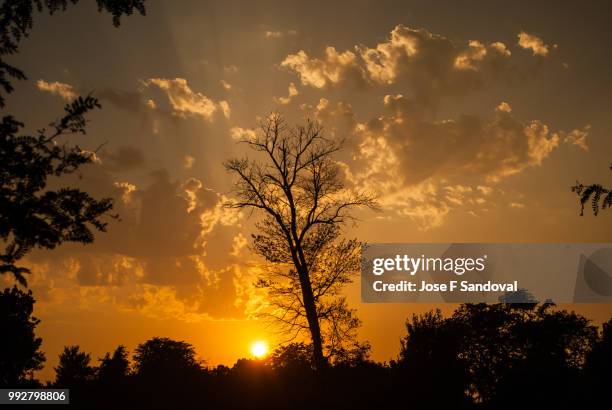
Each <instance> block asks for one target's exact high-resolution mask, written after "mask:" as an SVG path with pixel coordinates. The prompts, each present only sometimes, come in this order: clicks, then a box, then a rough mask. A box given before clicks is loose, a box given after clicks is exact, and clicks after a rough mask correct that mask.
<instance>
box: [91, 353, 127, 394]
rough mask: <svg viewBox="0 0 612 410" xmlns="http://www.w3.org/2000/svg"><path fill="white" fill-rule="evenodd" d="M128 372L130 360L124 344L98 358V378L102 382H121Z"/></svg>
mask: <svg viewBox="0 0 612 410" xmlns="http://www.w3.org/2000/svg"><path fill="white" fill-rule="evenodd" d="M129 373H130V362H129V360H128V352H127V350H126V348H125V346H123V345H120V346H118V347H117V348H116V349H115V351H114V352H113V354H112V356H111V354H110V353H106V355H105V356H104V357H103V358H102V359H100V365H99V366H98V371H97V374H98V380H99V381H100V383H102V384H111V385H112V384H121V383H123V382H125V380H126V378H127V377H128V375H129Z"/></svg>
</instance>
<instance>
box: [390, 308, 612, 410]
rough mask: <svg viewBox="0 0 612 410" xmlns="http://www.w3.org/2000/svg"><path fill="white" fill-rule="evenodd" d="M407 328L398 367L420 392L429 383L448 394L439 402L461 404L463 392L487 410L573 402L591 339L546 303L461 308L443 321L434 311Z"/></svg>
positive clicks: (572, 317) (585, 324)
mask: <svg viewBox="0 0 612 410" xmlns="http://www.w3.org/2000/svg"><path fill="white" fill-rule="evenodd" d="M407 330H408V335H407V336H406V338H405V339H403V340H402V351H401V353H400V358H399V361H398V366H399V367H400V369H403V370H404V372H403V374H404V375H408V376H407V377H408V378H409V380H413V381H414V379H415V378H416V383H418V382H419V380H422V381H423V383H422V384H418V386H419V388H420V389H422V390H423V391H424V392H426V394H427V392H428V391H429V390H427V389H428V388H427V384H428V380H430V381H431V383H432V384H431V386H433V387H430V388H429V389H433V390H434V392H435V391H440V390H443V391H446V392H448V393H449V395H448V396H446V397H444V398H437V399H438V400H447V399H449V398H450V397H453V396H454V399H452V400H451V401H452V402H455V403H457V402H460V400H459V396H460V392H461V391H463V390H465V392H466V395H465V396H464V397H465V398H467V399H469V400H475V401H476V402H480V403H481V404H483V405H485V407H487V406H488V407H491V408H516V406H518V405H521V404H522V405H523V406H524V405H525V400H527V399H529V400H530V403H531V404H534V405H537V406H543V405H547V406H548V407H550V406H553V405H554V404H557V405H559V406H561V407H563V405H565V404H568V403H573V404H576V403H577V397H578V395H577V391H578V390H579V389H577V388H576V386H577V385H578V381H579V376H580V372H581V371H582V370H581V369H582V368H583V366H584V364H585V361H586V358H587V355H588V353H589V351H590V349H591V347H592V346H593V343H594V342H595V339H596V328H595V327H594V326H593V325H591V324H590V323H589V321H588V320H587V319H585V318H584V317H582V316H579V315H577V314H575V313H573V312H571V313H570V312H566V311H557V310H553V305H551V304H542V305H538V306H536V305H535V304H519V305H511V304H492V305H487V304H484V303H483V304H463V305H461V306H460V307H459V309H457V310H456V311H455V313H454V314H453V315H452V316H451V317H449V318H446V319H445V318H443V317H442V316H441V314H440V312H439V311H438V312H437V313H435V314H434V313H429V314H426V315H424V316H415V317H414V318H413V320H412V322H408V323H407ZM608 368H609V366H608ZM410 377H412V379H410ZM423 378H424V380H423ZM453 379H455V381H453ZM561 386H562V388H561V390H559V388H560V387H561ZM434 392H429V394H431V393H434ZM425 397H430V396H427V395H426V396H425ZM440 404H443V403H440ZM464 404H466V403H465V402H464Z"/></svg>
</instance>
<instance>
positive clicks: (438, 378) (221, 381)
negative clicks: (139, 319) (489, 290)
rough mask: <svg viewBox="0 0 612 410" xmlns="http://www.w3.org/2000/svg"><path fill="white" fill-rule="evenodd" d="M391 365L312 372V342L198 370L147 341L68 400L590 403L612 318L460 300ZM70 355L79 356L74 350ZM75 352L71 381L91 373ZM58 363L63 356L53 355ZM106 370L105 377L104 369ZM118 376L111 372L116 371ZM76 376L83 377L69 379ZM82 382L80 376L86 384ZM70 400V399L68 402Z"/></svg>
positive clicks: (190, 360) (229, 405) (411, 330)
mask: <svg viewBox="0 0 612 410" xmlns="http://www.w3.org/2000/svg"><path fill="white" fill-rule="evenodd" d="M406 329H407V334H406V336H405V337H404V338H403V339H402V341H401V348H400V352H399V355H398V359H397V360H396V361H393V362H392V363H390V364H385V363H375V362H372V361H369V360H361V359H359V360H355V361H352V362H345V363H332V364H330V366H329V367H328V368H327V369H326V371H325V372H323V373H320V372H315V370H314V363H313V356H312V346H311V345H309V344H304V343H295V342H294V343H289V344H287V345H284V346H281V347H278V348H277V349H275V351H274V352H272V353H271V355H270V356H269V357H268V358H265V359H262V360H250V359H240V360H238V361H237V362H236V364H235V365H234V366H233V367H231V368H229V367H226V366H216V367H213V368H205V367H203V366H201V365H200V363H198V361H197V360H196V358H195V351H194V349H193V347H192V346H191V345H189V344H188V343H185V342H181V341H174V340H171V339H166V338H153V339H150V340H148V341H146V342H144V343H142V344H141V345H139V347H138V349H136V351H135V352H134V355H133V356H132V361H133V362H134V366H133V368H132V371H130V372H127V373H125V378H124V376H117V377H118V378H119V379H120V380H122V381H121V382H120V383H115V384H112V385H109V383H108V378H107V377H106V376H103V374H104V373H105V372H106V371H103V370H102V368H103V367H106V366H108V363H106V364H104V363H105V362H107V361H113V362H115V361H116V362H117V363H120V365H118V366H117V367H116V368H120V369H121V371H118V372H117V373H114V372H113V373H114V374H116V375H120V374H124V373H123V372H124V371H126V369H128V366H127V363H128V359H127V352H126V351H125V349H123V348H121V347H120V348H118V349H117V350H116V351H115V353H113V354H112V355H111V354H110V353H109V354H107V355H106V356H105V359H103V360H102V361H101V364H100V367H98V368H97V369H94V371H93V374H94V377H93V378H90V379H89V381H88V382H87V383H81V384H77V385H75V387H71V392H70V393H71V403H72V405H73V406H76V407H78V408H80V407H83V408H87V409H93V408H100V409H107V408H109V407H125V408H146V409H167V408H173V409H191V408H201V407H207V408H224V409H254V408H262V409H264V408H265V409H267V410H272V409H286V408H292V409H332V408H333V409H361V408H363V409H371V408H388V407H391V406H396V405H397V404H398V401H399V402H400V403H406V404H408V403H409V405H410V408H414V409H439V408H459V409H510V408H517V406H521V407H534V406H537V407H542V408H553V407H557V408H596V407H597V405H599V406H601V404H602V403H604V402H605V401H604V400H605V399H606V395H607V393H608V389H609V385H610V384H609V383H610V374H611V371H612V367H611V364H612V362H611V361H610V358H611V355H612V349H611V347H612V337H611V336H612V319H611V320H610V321H609V322H608V323H606V324H604V326H603V328H602V331H601V332H598V331H597V329H596V327H595V326H593V325H592V324H590V322H589V321H588V320H587V319H585V318H584V317H582V316H580V315H577V314H575V313H573V312H567V311H565V310H558V309H556V308H555V306H553V305H551V304H527V303H523V304H518V305H509V304H494V305H486V304H476V305H474V304H465V305H461V306H460V307H459V308H458V309H457V310H456V311H455V313H454V314H453V315H451V316H450V317H443V316H442V314H441V313H440V311H432V312H429V313H426V314H424V315H415V316H413V317H412V318H411V319H410V320H409V321H407V322H406ZM77 353H80V352H79V351H78V350H77ZM80 354H81V356H79V355H77V354H73V355H72V356H79V357H80V359H79V360H73V362H76V363H80V365H78V366H73V368H76V369H81V370H79V371H73V373H77V374H86V375H88V374H91V370H82V369H91V368H90V367H89V366H90V365H89V362H88V361H87V360H85V359H84V358H83V356H82V353H80ZM62 361H65V360H62ZM107 374H108V373H107ZM113 377H115V376H113ZM78 379H80V380H83V377H80V378H78ZM85 379H87V377H85ZM73 398H74V400H73Z"/></svg>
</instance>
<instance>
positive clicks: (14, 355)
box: [0, 287, 45, 387]
mask: <svg viewBox="0 0 612 410" xmlns="http://www.w3.org/2000/svg"><path fill="white" fill-rule="evenodd" d="M34 302H35V301H34V298H33V297H32V292H28V293H25V292H23V291H21V290H19V289H17V287H13V288H11V289H4V291H2V292H1V293H0V332H1V333H2V337H0V387H18V386H28V385H32V384H35V383H33V381H32V379H33V375H32V373H33V371H35V370H40V369H42V367H43V363H44V362H45V355H44V354H43V353H42V352H41V351H40V345H41V343H42V339H41V338H40V337H36V335H35V334H34V330H35V328H36V326H37V325H38V324H39V323H40V320H38V319H36V318H35V317H33V316H32V311H33V308H34Z"/></svg>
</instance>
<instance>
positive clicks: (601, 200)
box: [572, 165, 612, 216]
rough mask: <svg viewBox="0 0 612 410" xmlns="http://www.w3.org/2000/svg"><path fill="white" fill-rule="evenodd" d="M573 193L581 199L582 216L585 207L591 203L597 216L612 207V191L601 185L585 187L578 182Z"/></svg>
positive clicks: (573, 188)
mask: <svg viewBox="0 0 612 410" xmlns="http://www.w3.org/2000/svg"><path fill="white" fill-rule="evenodd" d="M610 170H612V165H610ZM572 192H575V193H576V195H578V197H579V198H580V216H583V215H584V206H585V205H586V203H587V202H589V201H590V202H591V209H592V210H593V215H595V216H597V215H598V214H599V211H600V210H601V209H606V208H610V207H612V189H610V188H605V187H604V186H603V185H601V184H591V185H583V184H581V183H580V182H576V185H574V186H573V187H572Z"/></svg>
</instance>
